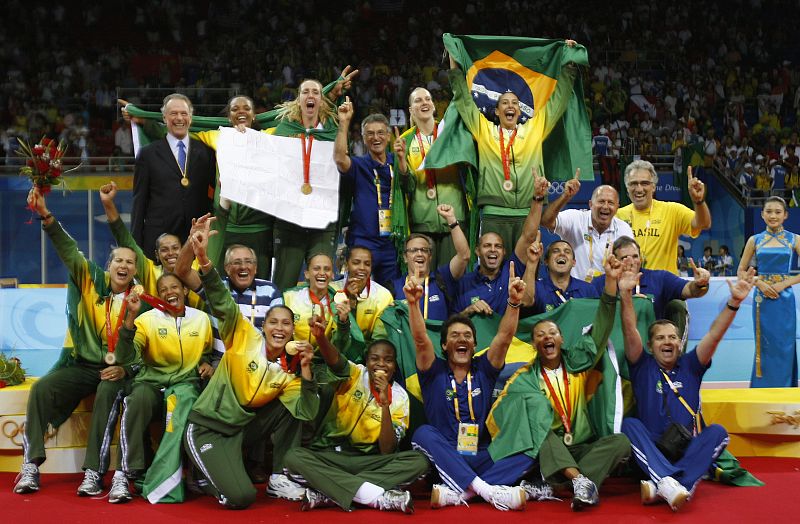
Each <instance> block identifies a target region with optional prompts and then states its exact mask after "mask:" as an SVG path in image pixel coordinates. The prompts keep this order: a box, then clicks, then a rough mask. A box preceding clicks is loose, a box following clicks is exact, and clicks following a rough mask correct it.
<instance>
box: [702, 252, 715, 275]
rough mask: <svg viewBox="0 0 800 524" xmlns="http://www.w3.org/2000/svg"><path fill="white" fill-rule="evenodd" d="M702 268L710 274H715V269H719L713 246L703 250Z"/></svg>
mask: <svg viewBox="0 0 800 524" xmlns="http://www.w3.org/2000/svg"><path fill="white" fill-rule="evenodd" d="M700 267H702V268H704V269H705V270H706V271H708V272H713V271H714V268H716V267H717V259H716V257H715V256H714V254H713V250H712V249H711V246H706V247H704V248H703V256H702V257H701V258H700Z"/></svg>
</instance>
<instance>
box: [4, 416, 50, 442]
mask: <svg viewBox="0 0 800 524" xmlns="http://www.w3.org/2000/svg"><path fill="white" fill-rule="evenodd" d="M2 431H3V436H4V437H6V438H7V439H8V440H9V441H11V443H12V444H14V445H15V446H19V447H22V440H21V439H22V437H23V435H24V433H25V422H23V423H22V424H17V421H16V420H6V421H5V422H3V426H2ZM57 433H58V430H56V429H53V428H52V427H51V426H48V429H47V431H46V432H45V434H44V440H45V441H48V440H50V439H51V438H53V437H55V436H56V434H57ZM17 439H19V441H18V440H17Z"/></svg>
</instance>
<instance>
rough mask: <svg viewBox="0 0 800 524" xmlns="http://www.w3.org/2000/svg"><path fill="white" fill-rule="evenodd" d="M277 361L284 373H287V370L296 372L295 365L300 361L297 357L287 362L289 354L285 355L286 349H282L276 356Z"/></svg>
mask: <svg viewBox="0 0 800 524" xmlns="http://www.w3.org/2000/svg"><path fill="white" fill-rule="evenodd" d="M278 361H279V362H280V365H281V369H283V371H284V372H285V373H289V371H291V372H292V373H297V366H298V364H299V363H300V359H299V358H293V359H292V363H291V364H289V362H288V361H289V355H287V354H286V351H284V352H283V353H281V356H279V357H278Z"/></svg>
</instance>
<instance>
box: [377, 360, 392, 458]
mask: <svg viewBox="0 0 800 524" xmlns="http://www.w3.org/2000/svg"><path fill="white" fill-rule="evenodd" d="M390 378H391V377H389V376H387V375H386V373H385V372H381V373H378V372H376V373H375V378H374V383H375V389H376V390H377V391H378V398H376V399H375V402H376V403H377V404H378V405H379V406H380V407H381V430H380V433H379V434H378V448H379V449H380V450H381V454H383V455H386V454H387V453H393V452H394V450H395V449H397V433H395V430H394V423H393V422H394V421H393V420H392V412H391V409H390V406H391V402H389V389H390V388H391V387H392V383H391V381H390Z"/></svg>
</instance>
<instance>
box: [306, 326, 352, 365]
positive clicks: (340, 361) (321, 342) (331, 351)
mask: <svg viewBox="0 0 800 524" xmlns="http://www.w3.org/2000/svg"><path fill="white" fill-rule="evenodd" d="M308 325H309V328H310V331H311V335H312V336H313V337H314V338H315V339H316V341H317V346H319V353H320V355H322V359H323V360H324V361H325V364H327V365H328V367H329V368H331V369H332V370H334V372H336V371H337V370H341V369H342V368H343V367H344V366H345V365H346V364H347V360H346V359H345V358H344V357H343V356H342V354H341V353H339V350H338V349H336V347H335V346H334V345H333V344H331V341H330V340H329V339H328V336H327V335H326V334H325V329H326V328H327V322H325V319H324V318H322V317H321V316H320V315H314V316H312V317H311V318H310V319H308Z"/></svg>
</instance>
